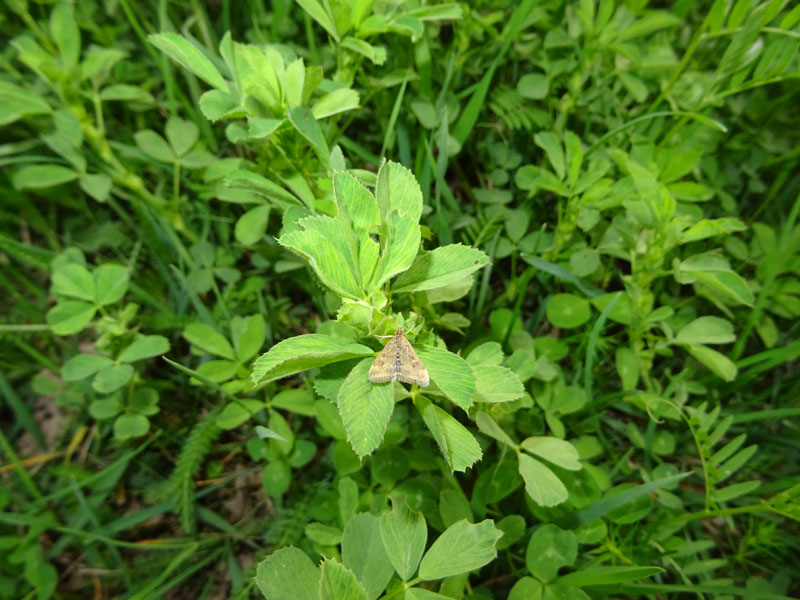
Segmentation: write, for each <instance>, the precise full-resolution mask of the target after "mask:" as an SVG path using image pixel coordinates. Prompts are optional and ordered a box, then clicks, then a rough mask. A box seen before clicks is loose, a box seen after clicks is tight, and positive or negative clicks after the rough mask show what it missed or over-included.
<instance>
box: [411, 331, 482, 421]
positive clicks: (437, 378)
mask: <svg viewBox="0 0 800 600" xmlns="http://www.w3.org/2000/svg"><path fill="white" fill-rule="evenodd" d="M417 355H418V356H419V358H420V360H421V361H422V363H423V364H424V365H425V368H426V369H427V370H428V374H429V375H430V377H431V381H432V382H433V383H435V384H436V386H437V387H438V388H439V389H440V390H441V392H442V393H443V394H444V395H445V396H446V397H447V399H448V400H450V401H451V402H453V403H455V404H457V405H458V406H460V407H461V408H463V409H464V410H468V409H469V408H470V407H471V406H472V396H473V395H474V394H475V375H474V373H473V371H472V368H471V367H470V366H469V364H468V363H467V361H465V360H464V359H463V358H461V357H460V356H459V355H458V354H453V353H452V352H448V351H447V350H445V349H443V348H435V347H433V346H422V347H420V348H417Z"/></svg>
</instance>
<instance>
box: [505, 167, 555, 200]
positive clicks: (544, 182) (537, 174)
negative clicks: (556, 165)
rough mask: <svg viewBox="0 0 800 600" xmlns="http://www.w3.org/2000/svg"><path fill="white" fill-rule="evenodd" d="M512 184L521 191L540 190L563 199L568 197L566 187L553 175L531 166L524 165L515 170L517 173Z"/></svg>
mask: <svg viewBox="0 0 800 600" xmlns="http://www.w3.org/2000/svg"><path fill="white" fill-rule="evenodd" d="M514 182H515V183H516V184H517V187H519V188H520V189H522V190H530V191H532V192H536V191H538V190H540V189H542V190H547V191H549V192H553V193H554V194H558V195H559V196H563V197H565V198H566V197H567V196H569V190H568V189H567V186H565V185H564V184H563V183H561V182H560V181H559V180H558V178H557V177H556V176H555V175H553V174H552V173H550V171H546V170H544V169H541V168H539V167H535V166H533V165H525V166H524V167H521V168H519V169H517V172H516V173H515V174H514Z"/></svg>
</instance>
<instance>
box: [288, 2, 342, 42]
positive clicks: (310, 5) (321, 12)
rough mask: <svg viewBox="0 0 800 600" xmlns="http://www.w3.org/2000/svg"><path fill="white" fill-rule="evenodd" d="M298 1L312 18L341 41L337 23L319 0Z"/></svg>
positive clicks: (335, 38)
mask: <svg viewBox="0 0 800 600" xmlns="http://www.w3.org/2000/svg"><path fill="white" fill-rule="evenodd" d="M297 3H298V4H299V5H300V6H301V7H302V8H303V10H304V11H306V12H307V13H308V15H309V16H310V17H311V18H312V19H314V20H315V21H316V22H317V23H319V24H320V25H321V26H322V28H323V29H324V30H325V31H327V32H328V33H329V34H330V36H331V37H332V38H333V39H334V40H336V41H337V42H338V41H339V33H338V32H337V31H336V25H335V24H334V23H333V21H331V18H330V16H329V14H328V12H327V11H326V10H325V9H324V8H323V7H322V5H321V4H320V3H319V2H318V1H317V0H297Z"/></svg>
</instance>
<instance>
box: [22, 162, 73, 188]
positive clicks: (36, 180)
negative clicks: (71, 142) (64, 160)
mask: <svg viewBox="0 0 800 600" xmlns="http://www.w3.org/2000/svg"><path fill="white" fill-rule="evenodd" d="M77 178H78V173H76V172H75V171H73V170H72V169H70V168H69V167H62V166H60V165H31V166H28V167H22V168H21V169H20V170H19V171H17V172H16V173H14V175H13V176H12V177H11V181H12V182H13V184H14V187H15V188H16V189H18V190H38V189H42V188H49V187H53V186H55V185H61V184H62V183H67V182H69V181H75V180H76V179H77Z"/></svg>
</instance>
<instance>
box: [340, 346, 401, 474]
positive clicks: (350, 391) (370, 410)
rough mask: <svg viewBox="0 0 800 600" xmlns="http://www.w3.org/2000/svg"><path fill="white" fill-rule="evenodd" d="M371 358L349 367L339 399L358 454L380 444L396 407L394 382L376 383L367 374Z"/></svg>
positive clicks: (349, 439)
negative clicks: (350, 368)
mask: <svg viewBox="0 0 800 600" xmlns="http://www.w3.org/2000/svg"><path fill="white" fill-rule="evenodd" d="M372 362H373V361H372V359H366V360H362V361H361V362H360V363H358V365H356V367H355V368H354V369H353V370H352V371H350V374H349V375H348V376H347V379H345V380H344V383H343V384H342V387H341V388H339V395H338V397H337V399H336V402H337V404H338V406H339V414H340V415H341V416H342V422H343V423H344V428H345V430H346V431H347V440H348V441H349V442H350V445H351V446H352V447H353V450H354V451H355V453H356V454H357V455H358V457H359V458H364V457H365V456H367V455H368V454H371V453H372V452H373V451H374V450H375V449H376V448H377V447H378V446H379V445H380V443H381V440H382V439H383V435H384V433H386V426H387V425H388V424H389V419H390V418H391V416H392V410H393V409H394V397H393V387H394V384H392V383H387V384H374V383H371V382H370V381H369V379H368V378H367V373H368V372H369V368H370V366H371V365H372Z"/></svg>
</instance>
